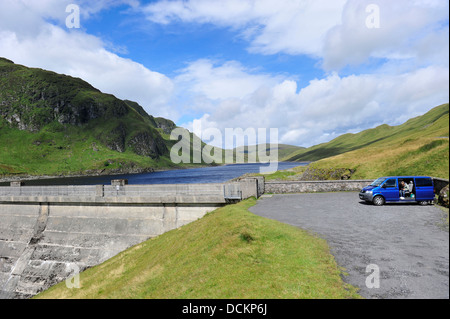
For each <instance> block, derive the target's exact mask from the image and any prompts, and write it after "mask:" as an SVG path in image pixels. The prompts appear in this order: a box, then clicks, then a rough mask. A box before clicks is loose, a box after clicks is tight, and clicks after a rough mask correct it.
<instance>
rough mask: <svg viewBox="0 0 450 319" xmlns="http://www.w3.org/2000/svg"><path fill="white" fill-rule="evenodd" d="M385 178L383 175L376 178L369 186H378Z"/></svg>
mask: <svg viewBox="0 0 450 319" xmlns="http://www.w3.org/2000/svg"><path fill="white" fill-rule="evenodd" d="M385 180H386V178H383V177H380V178H377V179H376V180H375V181H374V182H373V183H372V184H370V186H380V185H381V184H383V182H384V181H385Z"/></svg>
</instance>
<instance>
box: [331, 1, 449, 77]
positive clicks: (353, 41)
mask: <svg viewBox="0 0 450 319" xmlns="http://www.w3.org/2000/svg"><path fill="white" fill-rule="evenodd" d="M372 3H373V1H372V0H348V2H347V4H346V6H345V8H344V12H343V16H342V24H339V25H336V26H335V27H333V28H332V29H330V30H329V31H328V33H327V35H326V37H325V42H324V51H323V58H324V67H325V68H326V69H329V70H336V69H340V68H341V67H344V66H346V65H359V64H361V63H364V62H365V61H367V60H368V59H369V58H370V57H375V58H384V59H391V60H402V59H407V60H408V61H409V60H411V59H416V65H417V62H418V60H417V59H420V61H421V62H422V63H423V64H425V63H428V64H430V63H442V62H443V59H442V58H443V57H444V56H447V59H445V60H447V61H448V43H449V42H448V1H410V0H396V1H389V0H378V1H376V6H377V7H378V9H379V20H380V25H379V27H378V28H368V27H367V25H366V20H367V19H368V18H369V16H370V15H371V14H373V13H372V12H366V8H367V7H368V6H369V5H371V4H372ZM445 21H447V26H446V25H445ZM437 48H439V49H437ZM436 51H438V52H440V54H436ZM447 63H448V62H447ZM412 65H414V64H412Z"/></svg>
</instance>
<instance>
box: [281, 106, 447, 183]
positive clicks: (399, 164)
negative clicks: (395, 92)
mask: <svg viewBox="0 0 450 319" xmlns="http://www.w3.org/2000/svg"><path fill="white" fill-rule="evenodd" d="M448 138H449V104H448V103H447V104H443V105H440V106H437V107H435V108H433V109H431V110H430V111H429V112H427V113H426V114H424V115H422V116H418V117H416V118H413V119H410V120H408V121H407V122H405V123H403V124H401V125H398V126H389V125H386V124H384V125H381V126H378V127H376V128H373V129H369V130H365V131H362V132H360V133H357V134H345V135H342V136H340V137H338V138H336V139H334V140H332V141H330V142H328V143H323V144H319V145H316V146H313V147H310V148H307V149H304V150H300V151H298V152H296V153H294V154H293V155H292V154H291V155H289V156H288V157H286V158H284V159H285V160H291V161H315V162H314V163H312V164H310V165H309V167H308V169H309V170H310V171H311V170H316V171H317V172H320V173H321V174H322V173H323V170H325V171H326V170H329V171H330V170H335V169H337V168H340V169H346V170H347V171H348V170H351V171H352V173H351V178H352V179H358V178H376V177H379V176H382V175H400V174H406V175H409V174H417V175H431V176H435V177H442V178H447V179H448V177H449V139H448ZM302 173H303V172H300V173H298V174H297V175H301V174H302ZM325 175H326V174H325ZM297 177H298V176H297ZM290 178H295V177H292V176H291V177H290ZM324 178H326V176H325V177H324Z"/></svg>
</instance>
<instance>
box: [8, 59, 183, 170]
mask: <svg viewBox="0 0 450 319" xmlns="http://www.w3.org/2000/svg"><path fill="white" fill-rule="evenodd" d="M175 127H176V125H175V124H174V123H173V122H172V121H170V120H167V119H163V118H154V117H153V116H150V115H148V114H147V113H146V112H145V111H144V109H143V108H142V107H141V106H140V105H139V104H137V103H135V102H132V101H122V100H119V99H117V98H116V97H114V96H113V95H110V94H104V93H102V92H100V91H99V90H97V89H95V88H94V87H92V86H91V85H90V84H88V83H87V82H85V81H83V80H81V79H78V78H73V77H70V76H66V75H61V74H57V73H54V72H50V71H45V70H41V69H35V68H28V67H25V66H21V65H17V64H14V63H13V62H11V61H9V60H7V59H3V58H0V175H14V174H21V175H71V174H80V175H83V174H102V173H103V174H106V173H130V172H142V171H151V170H153V169H158V168H163V167H164V168H167V167H171V166H174V164H173V163H172V162H171V161H170V159H169V150H170V147H171V146H172V145H174V143H175V141H171V140H170V139H169V135H168V133H169V134H170V131H171V130H172V129H173V128H175Z"/></svg>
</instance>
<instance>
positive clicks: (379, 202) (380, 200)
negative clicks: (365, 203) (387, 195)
mask: <svg viewBox="0 0 450 319" xmlns="http://www.w3.org/2000/svg"><path fill="white" fill-rule="evenodd" d="M373 204H374V205H375V206H383V205H384V197H383V196H379V195H378V196H375V198H374V199H373Z"/></svg>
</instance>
